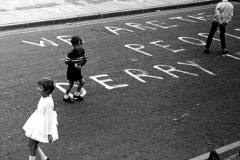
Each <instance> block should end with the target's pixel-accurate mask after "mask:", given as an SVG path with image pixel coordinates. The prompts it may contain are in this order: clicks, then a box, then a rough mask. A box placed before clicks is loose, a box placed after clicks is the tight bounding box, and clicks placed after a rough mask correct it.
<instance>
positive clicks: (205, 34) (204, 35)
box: [198, 33, 220, 41]
mask: <svg viewBox="0 0 240 160" xmlns="http://www.w3.org/2000/svg"><path fill="white" fill-rule="evenodd" d="M198 35H199V36H202V37H205V38H207V37H208V33H198ZM213 40H216V41H220V39H216V38H213Z"/></svg>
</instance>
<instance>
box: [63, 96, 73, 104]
mask: <svg viewBox="0 0 240 160" xmlns="http://www.w3.org/2000/svg"><path fill="white" fill-rule="evenodd" d="M63 101H64V102H68V103H74V101H73V100H72V99H71V98H70V97H68V98H64V97H63Z"/></svg>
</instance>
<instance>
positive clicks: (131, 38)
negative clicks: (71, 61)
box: [0, 3, 240, 160]
mask: <svg viewBox="0 0 240 160" xmlns="http://www.w3.org/2000/svg"><path fill="white" fill-rule="evenodd" d="M214 7H215V6H205V7H203V6H202V7H201V8H188V9H182V10H170V11H159V12H156V13H151V14H141V15H135V16H125V17H118V18H110V19H101V20H97V21H86V22H80V23H74V24H66V25H59V26H48V27H40V28H31V29H24V30H16V31H10V32H0V44H1V53H0V55H1V58H0V67H1V72H0V88H1V92H0V97H1V98H0V114H1V116H0V128H1V131H0V136H1V139H0V159H1V160H11V159H12V160H16V159H18V160H26V159H28V146H27V144H28V138H27V137H26V136H25V135H24V132H23V130H22V126H23V124H24V123H25V121H26V120H27V118H28V117H29V116H30V115H31V113H32V112H34V110H35V109H36V106H37V103H38V101H39V98H40V96H39V95H38V94H37V89H36V88H37V81H38V80H39V79H40V78H42V77H52V78H53V79H54V81H55V83H56V85H57V86H58V88H56V89H55V90H54V92H53V94H52V96H53V99H54V103H55V109H56V111H57V113H58V121H59V126H58V130H59V140H58V141H56V142H55V143H53V144H47V145H41V146H42V149H43V151H44V152H45V153H46V154H47V155H48V157H49V158H50V159H53V160H55V159H56V160H63V159H67V160H76V159H78V160H186V159H191V158H193V157H196V156H199V155H201V154H204V153H206V152H209V151H211V150H212V149H216V148H219V147H222V146H225V145H228V144H231V143H233V142H236V141H238V140H239V138H240V136H239V133H240V127H239V126H240V116H239V113H240V108H239V95H240V85H239V79H240V74H239V63H240V46H239V42H240V22H239V19H240V16H239V14H240V12H239V10H240V5H239V4H237V3H234V7H235V10H234V19H233V22H232V23H231V24H230V25H229V26H227V35H226V42H227V47H228V49H229V54H228V55H225V56H223V55H221V48H220V42H219V36H218V33H216V35H215V39H214V40H213V43H212V45H211V48H210V50H211V53H210V54H204V53H203V49H204V44H205V41H206V36H207V34H208V32H209V30H210V27H211V19H210V17H211V16H212V15H213V14H214ZM72 35H80V36H81V37H82V39H83V41H84V43H83V47H84V49H85V51H86V54H87V56H88V62H87V63H86V65H85V66H84V67H83V75H84V76H85V80H86V84H85V86H84V91H86V94H85V95H84V101H82V102H75V103H74V104H68V103H65V102H63V101H62V98H63V91H64V89H65V88H66V86H67V80H66V68H67V66H66V65H65V64H64V61H63V60H64V58H65V57H66V55H67V53H68V52H69V51H70V50H71V49H72V46H71V45H70V42H69V39H70V38H71V36H72ZM75 89H76V88H73V90H72V93H73V92H74V91H75ZM83 94H84V93H83Z"/></svg>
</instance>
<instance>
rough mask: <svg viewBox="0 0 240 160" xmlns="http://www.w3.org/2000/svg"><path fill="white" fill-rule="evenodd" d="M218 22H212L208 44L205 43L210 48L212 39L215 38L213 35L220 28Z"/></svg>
mask: <svg viewBox="0 0 240 160" xmlns="http://www.w3.org/2000/svg"><path fill="white" fill-rule="evenodd" d="M218 26H219V25H218V22H212V27H211V29H210V32H209V34H208V38H207V42H206V45H205V48H206V49H207V50H208V49H209V48H210V46H211V43H212V39H213V36H214V34H215V32H216V30H217V28H218Z"/></svg>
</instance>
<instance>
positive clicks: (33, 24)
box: [0, 0, 215, 31]
mask: <svg viewBox="0 0 240 160" xmlns="http://www.w3.org/2000/svg"><path fill="white" fill-rule="evenodd" d="M213 3H215V2H214V1H212V0H211V1H203V2H193V3H186V4H177V5H169V6H158V7H153V8H144V9H135V10H126V11H119V12H111V13H101V14H94V15H87V16H83V17H79V16H77V17H68V18H62V19H52V20H46V21H37V22H29V23H18V24H12V25H11V24H8V25H6V26H0V31H4V30H13V29H20V28H29V27H38V26H48V25H55V24H64V23H72V22H79V21H87V20H93V19H100V18H110V17H117V16H124V15H133V14H141V13H148V12H155V11H158V10H160V11H163V10H171V9H178V8H187V7H193V6H198V5H208V4H213Z"/></svg>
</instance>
